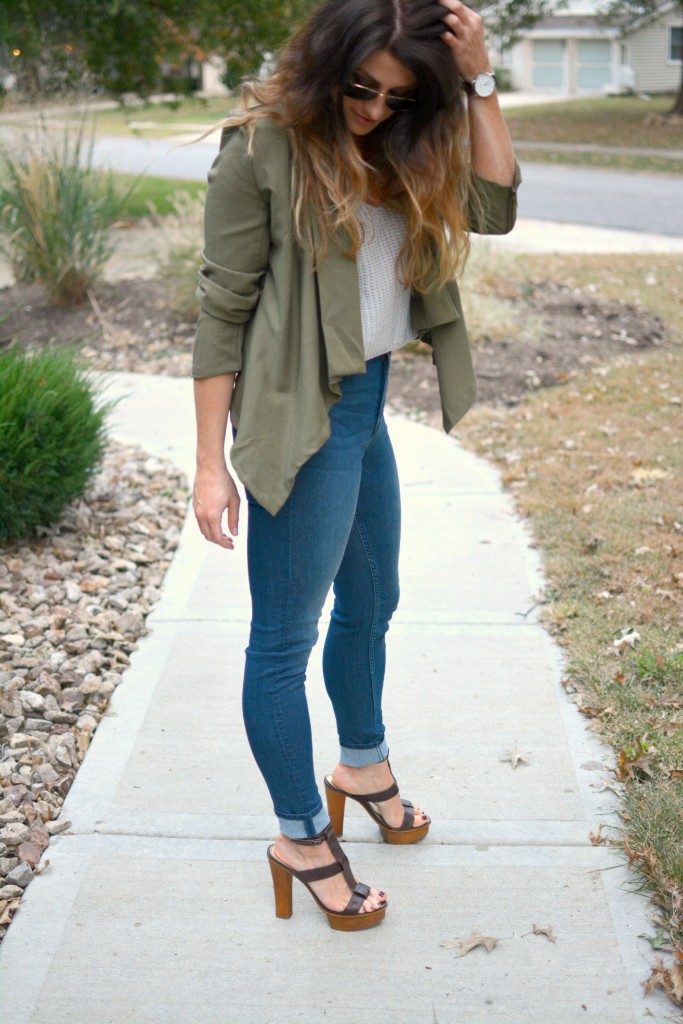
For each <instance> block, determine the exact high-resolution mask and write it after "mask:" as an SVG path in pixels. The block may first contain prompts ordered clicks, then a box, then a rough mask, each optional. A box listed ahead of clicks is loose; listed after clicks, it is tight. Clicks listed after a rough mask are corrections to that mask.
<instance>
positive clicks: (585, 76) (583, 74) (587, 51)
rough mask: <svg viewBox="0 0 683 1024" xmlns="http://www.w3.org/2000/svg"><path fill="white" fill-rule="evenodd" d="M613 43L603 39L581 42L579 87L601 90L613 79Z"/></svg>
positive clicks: (593, 90) (588, 89)
mask: <svg viewBox="0 0 683 1024" xmlns="http://www.w3.org/2000/svg"><path fill="white" fill-rule="evenodd" d="M611 59H612V44H611V43H609V42H605V41H604V40H602V39H586V40H583V41H582V42H580V43H579V78H578V85H579V89H585V90H587V91H591V92H599V91H600V90H601V89H602V87H603V85H608V84H609V83H610V82H611V81H612V67H611Z"/></svg>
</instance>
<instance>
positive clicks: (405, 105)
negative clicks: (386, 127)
mask: <svg viewBox="0 0 683 1024" xmlns="http://www.w3.org/2000/svg"><path fill="white" fill-rule="evenodd" d="M344 95H345V96H348V98H349V99H351V100H360V101H361V103H369V102H370V100H376V99H377V97H378V96H381V97H382V99H383V100H384V102H385V103H386V105H387V107H388V108H389V110H393V111H395V112H396V113H401V112H405V111H406V110H413V109H414V106H415V104H416V103H417V99H416V98H415V96H394V95H392V93H390V92H380V91H379V90H378V89H371V88H370V86H369V85H363V83H362V82H359V81H358V80H357V79H354V80H353V81H351V82H348V83H347V84H346V85H345V86H344Z"/></svg>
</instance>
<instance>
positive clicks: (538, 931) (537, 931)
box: [521, 924, 557, 942]
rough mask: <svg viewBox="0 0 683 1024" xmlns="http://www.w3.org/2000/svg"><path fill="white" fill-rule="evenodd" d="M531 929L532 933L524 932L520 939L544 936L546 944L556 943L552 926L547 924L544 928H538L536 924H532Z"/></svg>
mask: <svg viewBox="0 0 683 1024" xmlns="http://www.w3.org/2000/svg"><path fill="white" fill-rule="evenodd" d="M531 927H532V931H530V932H524V935H522V936H521V938H524V936H525V935H545V937H546V939H547V940H548V942H557V939H556V938H555V932H554V931H553V926H552V925H550V924H549V925H548V926H547V927H546V928H539V926H538V925H537V924H533V925H532V926H531Z"/></svg>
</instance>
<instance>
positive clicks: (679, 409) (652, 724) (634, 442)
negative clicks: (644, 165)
mask: <svg viewBox="0 0 683 1024" xmlns="http://www.w3.org/2000/svg"><path fill="white" fill-rule="evenodd" d="M681 263H683V261H682V260H680V259H677V258H676V257H664V256H659V257H652V256H649V257H645V256H643V257H627V256H624V257H610V258H609V259H606V258H605V257H604V256H601V257H559V256H558V257H550V258H547V257H543V258H542V259H541V258H536V259H534V258H529V257H527V258H525V260H524V262H523V263H522V262H520V261H517V262H516V263H514V264H513V265H512V267H511V268H510V273H513V274H516V275H518V280H519V281H520V282H522V281H523V279H524V277H525V276H526V277H527V279H529V278H531V279H533V278H535V279H537V280H540V279H542V278H544V279H548V278H551V279H554V280H559V281H562V282H563V283H565V284H572V285H576V286H580V287H582V288H586V287H588V288H591V289H593V290H594V291H595V293H596V294H597V295H599V296H604V297H606V298H621V299H625V300H626V301H628V302H631V303H633V304H635V305H636V306H640V307H641V308H648V309H649V310H651V311H652V312H654V313H657V314H658V315H659V316H661V317H662V318H663V319H664V321H665V323H666V324H667V327H668V328H669V332H670V336H671V337H672V338H673V344H671V345H670V347H669V348H668V349H666V350H655V351H653V352H651V353H649V354H647V355H639V356H633V357H630V358H621V359H620V360H619V361H617V362H614V363H612V364H606V365H604V366H599V367H594V368H593V369H592V370H591V371H590V372H585V373H582V374H579V375H578V376H577V377H576V378H575V379H573V380H572V382H571V384H570V385H569V386H567V387H566V388H558V389H553V390H546V391H540V392H536V393H534V394H532V395H530V397H529V398H528V400H526V401H525V402H524V403H522V404H521V405H519V406H517V407H515V408H513V409H492V408H487V407H480V408H478V409H476V410H475V411H474V413H473V414H471V415H470V416H468V417H467V418H466V419H465V421H464V422H463V424H462V426H461V428H460V429H459V437H460V438H461V440H462V441H463V442H464V443H466V444H467V445H468V446H470V447H472V448H474V449H475V450H476V451H478V452H479V453H481V454H484V455H486V456H487V457H488V458H490V459H492V460H494V461H495V462H496V463H497V464H498V465H500V466H501V467H502V471H503V478H504V481H505V484H506V486H507V487H508V488H509V489H510V490H511V492H512V493H513V494H514V497H515V501H516V503H517V506H518V508H519V509H520V511H521V512H522V513H523V514H524V515H525V516H526V517H528V519H529V520H530V523H531V526H532V529H533V531H534V534H535V537H536V540H537V542H538V544H539V547H540V548H541V550H542V552H543V559H544V564H545V568H546V575H547V580H548V585H547V592H546V594H545V598H546V600H547V604H546V605H545V608H544V612H545V620H546V622H547V624H548V626H549V627H550V628H551V630H552V631H553V632H554V633H555V634H556V635H557V637H558V639H559V641H560V643H561V644H562V645H563V646H564V647H565V649H566V656H567V664H568V672H567V680H566V686H567V689H568V691H569V693H570V695H571V698H572V699H573V700H574V701H575V702H576V703H577V704H578V705H579V707H580V709H581V710H582V711H583V712H584V714H586V715H587V716H588V717H589V718H590V721H591V724H592V727H593V728H595V729H596V730H597V731H598V732H600V734H601V735H602V737H603V738H604V739H605V740H606V741H607V742H609V743H611V744H612V745H613V746H614V749H615V753H616V757H615V762H616V767H615V784H616V785H617V786H618V787H620V788H623V792H624V805H623V808H624V810H623V818H624V821H623V837H622V840H621V841H623V842H624V848H625V851H626V853H627V855H628V856H629V860H630V862H631V863H632V865H633V867H635V868H636V869H637V870H638V871H639V875H638V876H636V877H639V878H640V879H641V882H642V885H643V886H645V887H647V888H648V889H649V890H650V891H651V893H652V896H653V898H654V901H655V903H656V904H657V906H658V907H659V909H660V913H661V920H662V922H663V924H664V925H665V927H666V928H668V929H669V931H670V934H671V936H672V944H673V947H674V948H675V949H677V950H678V951H679V952H680V953H681V954H682V955H683V344H682V342H683V303H682V291H681V284H680V282H681V281H682V280H683V275H681V266H680V264H681ZM508 280H509V276H508ZM626 630H632V631H635V632H636V633H637V634H638V635H639V639H637V640H634V639H633V637H632V640H633V646H630V644H629V643H628V642H626V641H624V642H622V643H619V641H620V638H622V635H623V632H624V631H626ZM670 994H671V993H670ZM672 998H674V997H673V996H672ZM674 1001H675V999H674Z"/></svg>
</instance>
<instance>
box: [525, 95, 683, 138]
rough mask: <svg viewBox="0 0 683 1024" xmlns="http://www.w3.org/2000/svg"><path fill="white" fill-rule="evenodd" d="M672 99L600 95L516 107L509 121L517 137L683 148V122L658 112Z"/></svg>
mask: <svg viewBox="0 0 683 1024" xmlns="http://www.w3.org/2000/svg"><path fill="white" fill-rule="evenodd" d="M672 103H673V99H672V97H670V96H658V97H656V98H654V99H651V100H645V99H640V98H639V97H638V96H610V97H606V98H603V97H598V98H591V99H585V100H570V101H568V102H567V103H550V104H547V105H543V106H532V107H517V108H515V107H510V108H508V109H507V110H506V111H505V120H506V121H507V123H508V126H509V128H510V133H511V134H512V138H513V139H514V140H515V142H517V141H524V142H543V143H551V142H576V143H585V142H592V143H596V144H598V145H603V146H628V147H633V146H638V147H643V148H644V149H683V126H681V124H674V123H672V122H670V123H664V124H659V123H657V118H656V115H660V114H665V113H666V112H667V111H668V110H669V109H670V108H671V105H672ZM653 115H655V117H653Z"/></svg>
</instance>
